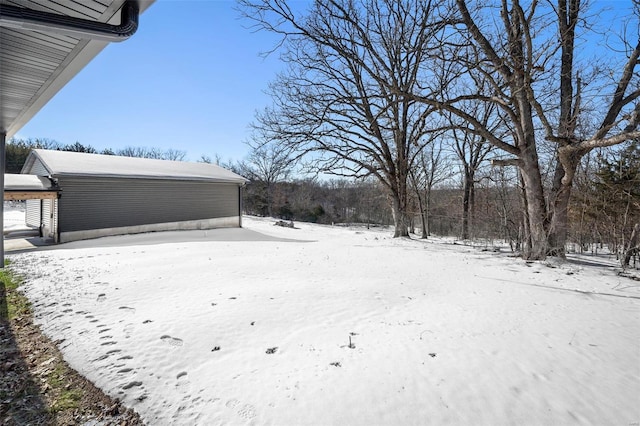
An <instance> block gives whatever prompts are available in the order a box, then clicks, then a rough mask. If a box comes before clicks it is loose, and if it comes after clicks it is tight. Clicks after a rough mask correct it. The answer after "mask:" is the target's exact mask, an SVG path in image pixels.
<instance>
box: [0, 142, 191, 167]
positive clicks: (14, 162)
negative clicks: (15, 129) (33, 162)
mask: <svg viewBox="0 0 640 426" xmlns="http://www.w3.org/2000/svg"><path fill="white" fill-rule="evenodd" d="M33 149H52V150H57V151H72V152H86V153H89V154H104V155H120V156H124V157H140V158H154V159H159V160H174V161H183V160H184V159H185V157H186V155H187V152H186V151H182V150H177V149H171V148H170V149H165V150H163V149H160V148H147V147H132V146H129V147H125V148H121V149H117V150H113V149H111V148H105V149H103V150H100V151H99V150H97V149H96V148H94V147H93V146H91V145H84V144H82V143H80V142H75V143H72V144H63V143H60V142H58V141H56V140H53V139H48V138H29V139H19V138H11V139H9V140H8V141H7V144H6V148H5V155H6V157H5V161H6V172H7V173H20V171H21V170H22V166H23V165H24V162H25V160H26V159H27V157H28V156H29V153H30V152H31V150H33Z"/></svg>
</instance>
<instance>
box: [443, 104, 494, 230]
mask: <svg viewBox="0 0 640 426" xmlns="http://www.w3.org/2000/svg"><path fill="white" fill-rule="evenodd" d="M473 108H474V109H475V111H474V113H473V115H474V116H475V117H477V119H478V120H479V121H480V122H481V123H482V124H483V125H484V126H485V127H487V128H488V129H490V130H491V131H492V133H493V134H496V133H498V127H499V126H500V124H501V123H500V121H499V120H498V122H497V123H494V124H491V122H492V120H495V117H494V116H493V113H494V111H495V107H494V105H492V104H482V103H479V102H478V103H474V104H473ZM481 108H483V110H480V109H481ZM449 120H450V121H451V122H452V130H451V134H452V135H453V148H454V150H455V152H456V155H457V156H458V159H459V160H460V162H461V164H462V192H463V195H462V234H461V238H462V239H463V240H466V239H469V236H470V229H472V228H473V222H474V211H475V185H476V183H477V181H476V173H477V172H478V169H479V168H480V166H481V164H482V163H483V162H484V161H485V159H486V158H487V155H489V153H490V152H491V150H492V148H493V145H491V144H488V143H487V141H486V138H484V137H483V136H481V135H478V134H476V133H475V132H473V131H465V126H464V123H460V124H457V125H456V123H455V121H456V117H455V116H452V115H451V114H450V115H449Z"/></svg>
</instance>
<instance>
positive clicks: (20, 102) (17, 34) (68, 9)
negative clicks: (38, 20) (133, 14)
mask: <svg viewBox="0 0 640 426" xmlns="http://www.w3.org/2000/svg"><path fill="white" fill-rule="evenodd" d="M153 1H155V0H141V1H140V0H139V5H140V11H141V12H142V11H144V10H145V9H146V8H147V7H148V6H149V5H150V4H151V3H153ZM124 2H125V0H63V1H52V0H0V11H1V10H2V7H3V5H5V6H7V5H8V6H14V7H20V8H25V9H30V10H34V11H42V12H49V13H53V14H56V15H61V16H69V17H73V18H80V19H84V20H89V21H95V22H101V23H110V24H113V23H117V22H118V21H119V19H120V9H121V8H122V6H123V4H124ZM78 37H81V36H78ZM107 44H108V42H106V41H100V40H90V39H88V38H87V39H82V38H77V37H72V36H67V35H61V34H56V33H52V32H39V31H33V30H26V29H20V28H13V27H11V26H8V27H7V26H0V133H3V132H4V133H6V137H7V138H10V137H11V136H13V135H14V134H15V133H16V132H17V131H18V130H19V129H20V128H21V127H22V126H24V125H25V124H26V123H27V122H28V121H29V120H30V119H31V118H32V117H33V116H34V115H35V114H36V113H37V112H38V111H39V110H40V109H41V108H42V107H43V106H44V105H45V104H46V103H47V102H48V101H49V100H50V99H51V98H52V97H53V96H54V95H55V94H56V93H57V92H58V91H59V90H60V89H61V88H62V87H63V86H64V85H65V84H67V83H68V82H69V81H70V80H71V79H72V78H73V77H74V76H75V75H76V74H77V73H78V72H79V71H80V70H81V69H82V68H84V66H85V65H87V64H88V63H89V62H90V61H91V60H92V59H93V58H94V57H95V56H96V55H97V54H98V53H99V52H100V51H101V50H102V49H103V48H104V47H105V46H106V45H107Z"/></svg>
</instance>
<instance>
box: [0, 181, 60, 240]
mask: <svg viewBox="0 0 640 426" xmlns="http://www.w3.org/2000/svg"><path fill="white" fill-rule="evenodd" d="M59 197H60V188H58V186H57V185H56V183H55V182H54V181H53V180H52V179H49V178H48V177H45V176H35V175H23V174H20V175H18V174H5V175H4V201H29V202H31V203H35V204H32V205H33V206H35V205H37V206H38V208H32V209H31V215H30V216H31V217H26V222H27V223H28V224H29V225H30V227H32V228H33V227H37V228H38V233H39V235H40V236H41V237H42V236H43V235H45V234H48V235H53V236H54V242H57V238H56V237H57V235H58V232H57V229H56V227H57V221H56V220H55V218H54V214H55V211H54V210H52V209H47V206H50V205H52V204H53V203H54V200H57V199H58V198H59ZM3 234H4V232H3Z"/></svg>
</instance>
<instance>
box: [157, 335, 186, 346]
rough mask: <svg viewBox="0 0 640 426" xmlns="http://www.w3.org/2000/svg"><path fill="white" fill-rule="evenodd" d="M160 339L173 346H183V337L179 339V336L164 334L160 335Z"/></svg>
mask: <svg viewBox="0 0 640 426" xmlns="http://www.w3.org/2000/svg"><path fill="white" fill-rule="evenodd" d="M160 340H162V341H163V342H165V343H167V344H169V345H171V346H182V339H178V338H177V337H171V336H169V335H166V334H165V335H164V336H162V337H160Z"/></svg>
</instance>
